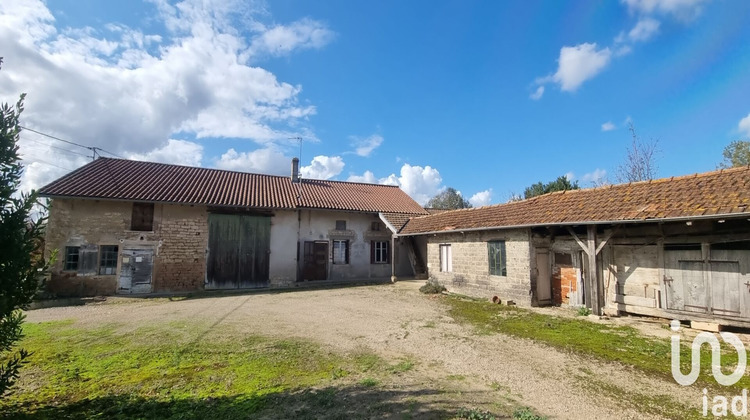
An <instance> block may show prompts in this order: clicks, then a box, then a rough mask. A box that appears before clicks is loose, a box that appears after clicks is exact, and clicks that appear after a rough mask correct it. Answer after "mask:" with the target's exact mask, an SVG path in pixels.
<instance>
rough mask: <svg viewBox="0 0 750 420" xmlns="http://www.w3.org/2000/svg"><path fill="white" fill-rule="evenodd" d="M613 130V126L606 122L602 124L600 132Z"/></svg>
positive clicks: (610, 122)
mask: <svg viewBox="0 0 750 420" xmlns="http://www.w3.org/2000/svg"><path fill="white" fill-rule="evenodd" d="M615 128H617V127H615V125H614V124H612V121H607V122H605V123H604V124H602V131H612V130H614V129H615Z"/></svg>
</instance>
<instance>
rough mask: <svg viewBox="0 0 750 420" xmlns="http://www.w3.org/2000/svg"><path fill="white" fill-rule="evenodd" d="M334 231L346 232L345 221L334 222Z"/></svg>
mask: <svg viewBox="0 0 750 420" xmlns="http://www.w3.org/2000/svg"><path fill="white" fill-rule="evenodd" d="M335 227H336V230H346V220H336V223H335Z"/></svg>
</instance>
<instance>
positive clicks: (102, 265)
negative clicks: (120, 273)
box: [97, 245, 120, 276]
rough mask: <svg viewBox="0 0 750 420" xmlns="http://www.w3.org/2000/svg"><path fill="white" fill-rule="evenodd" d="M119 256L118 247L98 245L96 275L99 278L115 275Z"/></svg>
mask: <svg viewBox="0 0 750 420" xmlns="http://www.w3.org/2000/svg"><path fill="white" fill-rule="evenodd" d="M119 255H120V247H119V246H118V245H100V246H99V269H98V270H97V273H98V274H99V275H100V276H113V275H115V274H117V260H118V257H119Z"/></svg>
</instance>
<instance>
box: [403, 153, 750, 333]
mask: <svg viewBox="0 0 750 420" xmlns="http://www.w3.org/2000/svg"><path fill="white" fill-rule="evenodd" d="M749 206H750V167H742V168H736V169H726V170H721V171H715V172H709V173H703V174H697V175H690V176H682V177H674V178H667V179H658V180H653V181H648V182H637V183H631V184H622V185H612V186H606V187H600V188H593V189H584V190H573V191H565V192H556V193H550V194H546V195H543V196H539V197H535V198H531V199H528V200H523V201H518V202H511V203H507V204H500V205H494V206H488V207H481V208H474V209H464V210H455V211H450V212H445V213H439V214H435V215H429V216H423V217H415V218H412V219H411V220H410V221H409V222H408V223H407V224H406V225H405V226H404V227H403V228H402V229H401V230H400V231H399V235H400V236H401V237H402V238H403V237H409V238H411V241H412V243H414V244H415V248H416V251H417V254H421V255H426V256H427V264H426V266H427V269H428V271H429V276H430V278H431V279H432V280H433V281H436V282H439V283H440V284H442V285H444V286H445V287H446V288H448V289H449V290H451V291H455V292H459V293H464V294H469V295H475V296H480V297H485V298H491V297H493V296H497V297H498V298H499V299H501V300H502V301H503V302H506V301H508V300H510V301H513V302H515V303H516V304H519V305H527V306H528V305H534V306H537V305H539V306H541V305H571V306H586V307H588V308H591V309H592V311H593V312H594V313H596V314H601V313H605V314H619V313H623V312H627V313H633V314H642V315H648V316H656V317H665V318H673V319H683V320H692V321H707V322H713V323H719V324H726V325H735V326H742V327H750V208H749Z"/></svg>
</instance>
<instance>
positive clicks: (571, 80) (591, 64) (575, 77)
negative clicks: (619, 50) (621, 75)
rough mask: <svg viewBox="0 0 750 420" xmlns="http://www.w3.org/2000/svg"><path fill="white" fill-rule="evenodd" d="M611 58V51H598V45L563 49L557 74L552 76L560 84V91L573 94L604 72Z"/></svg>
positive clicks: (604, 49) (580, 45)
mask: <svg viewBox="0 0 750 420" xmlns="http://www.w3.org/2000/svg"><path fill="white" fill-rule="evenodd" d="M611 58H612V52H611V51H610V49H609V48H603V49H597V46H596V43H583V44H579V45H576V46H574V47H562V48H561V49H560V58H559V59H558V60H557V62H558V68H557V72H555V74H554V75H552V80H554V81H555V82H557V83H559V84H560V89H562V90H564V91H567V92H573V91H575V90H577V89H578V88H579V87H580V86H581V84H583V82H585V81H586V80H589V79H591V78H592V77H594V76H596V75H597V74H599V73H600V72H601V71H602V70H604V68H605V67H607V65H608V64H609V62H610V60H611Z"/></svg>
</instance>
